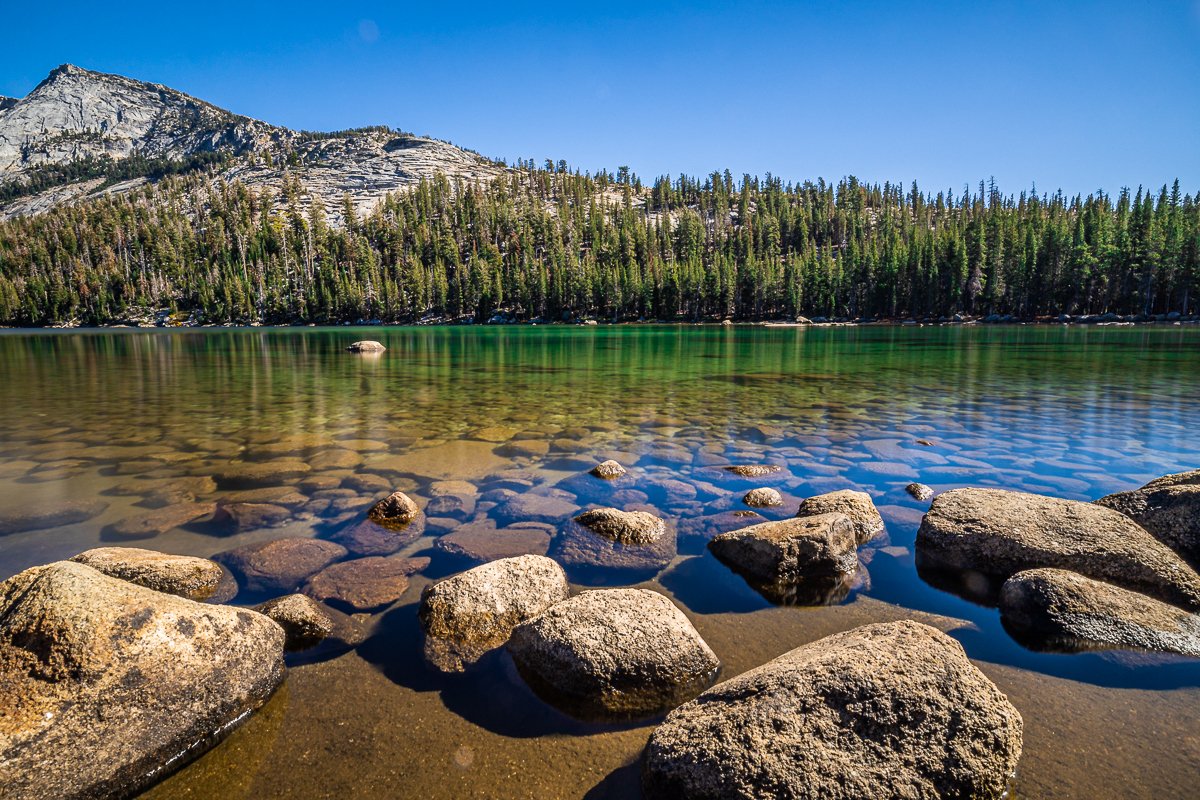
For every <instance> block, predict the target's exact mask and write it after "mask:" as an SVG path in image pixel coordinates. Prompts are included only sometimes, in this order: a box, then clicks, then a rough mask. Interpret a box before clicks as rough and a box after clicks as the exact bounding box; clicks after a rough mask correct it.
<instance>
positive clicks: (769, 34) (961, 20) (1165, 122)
mask: <svg viewBox="0 0 1200 800" xmlns="http://www.w3.org/2000/svg"><path fill="white" fill-rule="evenodd" d="M5 5H6V6H7V8H5V9H4V10H3V18H4V21H5V28H6V29H7V33H6V36H5V44H4V47H3V48H0V94H5V95H13V96H21V95H23V94H25V93H26V92H28V91H29V90H30V89H32V88H33V86H34V85H36V84H37V82H38V81H39V80H41V79H42V78H43V77H44V76H45V74H46V73H47V72H49V70H50V69H52V68H53V67H55V66H56V65H58V64H60V63H63V62H71V63H74V64H78V65H80V66H83V67H88V68H90V69H98V70H101V71H106V72H118V73H121V74H126V75H130V76H132V77H137V78H142V79H146V80H151V81H155V82H158V83H165V84H167V85H169V86H173V87H175V88H177V89H180V90H182V91H186V92H188V93H190V94H193V95H196V96H198V97H201V98H203V99H205V100H208V101H210V102H213V103H216V104H217V105H220V106H223V107H226V108H229V109H231V110H233V111H236V112H239V113H242V114H246V115H249V116H253V117H258V118H260V119H264V120H267V121H270V122H275V123H278V124H283V125H288V126H290V127H294V128H306V129H321V130H329V129H336V128H346V127H354V126H359V125H368V124H379V123H382V124H388V125H392V126H394V127H399V128H402V129H405V130H410V131H413V132H416V133H424V134H429V135H433V136H437V137H439V138H444V139H449V140H451V141H453V142H455V143H456V144H460V145H463V146H466V147H470V148H472V149H474V150H478V151H479V152H481V153H483V154H485V155H488V156H493V157H498V158H507V159H509V160H510V161H511V160H514V159H516V158H518V157H525V158H529V157H532V158H536V159H537V160H538V161H539V162H540V161H541V160H543V159H544V158H547V157H549V158H554V159H559V158H564V159H566V160H567V161H568V162H569V163H570V164H572V165H573V166H576V167H579V168H581V169H584V170H592V171H594V170H596V169H599V168H601V167H606V168H608V169H615V168H616V167H617V166H619V165H622V164H627V165H629V166H630V167H631V168H632V169H633V170H634V171H635V172H637V173H638V174H640V175H642V176H643V178H652V177H654V176H656V175H660V174H664V173H670V174H672V175H676V174H678V173H681V172H684V173H688V174H694V175H702V174H705V173H708V172H710V171H712V170H714V169H725V168H728V169H730V170H731V171H732V172H733V173H734V174H735V176H740V175H741V174H742V173H754V174H765V173H767V172H771V173H774V174H776V175H779V176H781V177H783V178H785V179H787V180H804V179H808V178H816V177H818V176H823V177H826V178H834V179H836V178H839V177H842V176H844V175H850V174H853V175H857V176H858V177H859V178H860V179H863V180H867V181H872V182H874V181H879V182H882V181H885V180H892V181H903V182H905V183H908V182H909V181H912V180H914V179H915V180H917V181H918V182H919V183H920V185H921V186H922V187H923V188H925V189H930V190H933V189H939V188H953V189H954V190H955V191H956V192H958V191H961V189H962V187H963V185H964V184H967V183H970V184H972V185H974V184H976V183H978V181H979V180H981V179H987V178H988V177H991V176H994V177H995V178H996V180H997V181H998V183H999V184H1000V186H1001V188H1002V189H1004V190H1005V191H1011V192H1016V191H1020V190H1022V189H1026V188H1028V187H1030V186H1031V185H1032V184H1035V183H1036V186H1037V188H1038V189H1039V191H1045V190H1051V189H1055V188H1059V187H1061V188H1063V189H1064V190H1066V191H1067V192H1069V193H1074V192H1087V191H1090V190H1092V189H1096V188H1103V189H1105V190H1109V191H1115V190H1117V189H1119V188H1120V187H1121V186H1137V185H1138V184H1146V185H1149V186H1154V187H1157V186H1159V185H1161V184H1162V183H1164V182H1168V181H1170V180H1172V179H1174V178H1175V177H1179V178H1180V179H1181V180H1182V182H1183V184H1184V189H1185V191H1190V192H1195V191H1198V190H1200V0H1177V1H1176V2H1120V3H1109V2H1092V3H1075V2H992V3H970V4H968V3H951V2H945V3H904V2H861V3H836V2H824V3H736V4H734V3H686V4H684V3H658V4H651V3H626V2H623V0H609V2H605V3H587V4H579V5H578V6H576V5H575V4H568V3H561V2H560V3H532V2H515V3H511V4H507V5H505V4H501V3H494V2H492V3H441V4H438V3H431V2H428V0H426V1H425V2H421V3H407V2H391V3H376V4H371V3H366V4H350V3H340V4H339V3H332V4H331V3H320V4H309V3H305V2H292V3H288V4H276V5H274V6H273V7H257V6H255V5H253V4H250V3H237V4H228V3H223V2H219V1H217V0H214V1H212V2H207V3H202V4H199V5H192V4H188V5H187V6H186V9H185V10H181V9H182V7H181V9H177V8H175V5H176V4H168V3H162V2H156V3H136V2H130V3H117V4H111V3H87V4H82V3H81V4H72V3H61V2H59V3H28V2H16V0H7V2H6V3H5Z"/></svg>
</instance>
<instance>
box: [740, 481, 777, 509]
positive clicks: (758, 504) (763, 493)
mask: <svg viewBox="0 0 1200 800" xmlns="http://www.w3.org/2000/svg"><path fill="white" fill-rule="evenodd" d="M742 502H743V503H745V504H746V505H748V506H752V507H754V508H773V507H775V506H781V505H783V495H781V494H780V493H779V492H778V491H776V490H775V489H772V488H770V487H769V486H761V487H759V488H757V489H751V490H750V491H748V492H746V494H745V495H744V496H743V497H742Z"/></svg>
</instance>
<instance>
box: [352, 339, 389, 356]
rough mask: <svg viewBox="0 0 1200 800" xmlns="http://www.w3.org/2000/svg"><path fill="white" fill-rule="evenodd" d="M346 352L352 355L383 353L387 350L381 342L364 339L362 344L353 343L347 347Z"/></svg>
mask: <svg viewBox="0 0 1200 800" xmlns="http://www.w3.org/2000/svg"><path fill="white" fill-rule="evenodd" d="M346 350H347V351H349V352H351V353H382V352H383V351H384V350H387V348H386V347H384V346H383V345H382V344H380V343H379V342H376V341H373V340H371V339H364V340H363V341H361V342H352V343H351V344H349V345H348V346H347V347H346Z"/></svg>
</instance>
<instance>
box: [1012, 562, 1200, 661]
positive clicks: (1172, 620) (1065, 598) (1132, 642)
mask: <svg viewBox="0 0 1200 800" xmlns="http://www.w3.org/2000/svg"><path fill="white" fill-rule="evenodd" d="M1000 618H1001V620H1003V622H1004V625H1005V627H1006V628H1008V629H1009V630H1010V632H1012V633H1014V634H1016V635H1017V636H1018V638H1020V640H1021V641H1022V642H1023V643H1025V644H1027V645H1030V646H1032V647H1035V648H1036V649H1039V650H1061V651H1067V652H1076V651H1080V650H1111V649H1117V648H1124V649H1137V650H1156V651H1159V652H1164V653H1178V654H1180V655H1185V656H1193V657H1200V616H1197V615H1196V614H1192V613H1189V612H1187V611H1184V610H1183V609H1180V608H1176V607H1175V606H1172V605H1168V604H1167V603H1164V602H1162V601H1160V600H1155V599H1153V598H1151V597H1147V596H1146V595H1144V594H1138V593H1137V592H1131V591H1129V590H1128V589H1122V588H1120V587H1118V586H1113V585H1112V584H1109V583H1103V582H1101V581H1097V580H1093V579H1091V578H1086V577H1084V576H1083V575H1080V574H1078V573H1075V572H1069V571H1067V570H1062V569H1031V570H1026V571H1025V572H1018V573H1017V574H1016V575H1013V576H1012V577H1011V578H1009V579H1008V580H1007V581H1005V582H1004V586H1003V587H1002V588H1001V590H1000Z"/></svg>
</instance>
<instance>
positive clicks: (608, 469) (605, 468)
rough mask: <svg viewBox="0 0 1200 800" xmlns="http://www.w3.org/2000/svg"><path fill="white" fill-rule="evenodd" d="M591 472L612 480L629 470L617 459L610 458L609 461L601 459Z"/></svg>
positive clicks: (598, 476)
mask: <svg viewBox="0 0 1200 800" xmlns="http://www.w3.org/2000/svg"><path fill="white" fill-rule="evenodd" d="M590 472H591V474H592V475H595V476H596V477H597V478H601V479H603V480H606V481H611V480H615V479H616V478H619V477H621V476H622V475H624V474H625V473H626V472H627V470H626V469H625V468H624V467H622V466H621V465H620V464H619V463H617V462H616V461H613V460H612V459H609V460H608V461H601V462H600V463H599V464H597V465H596V466H594V467H592V469H591V470H590Z"/></svg>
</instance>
